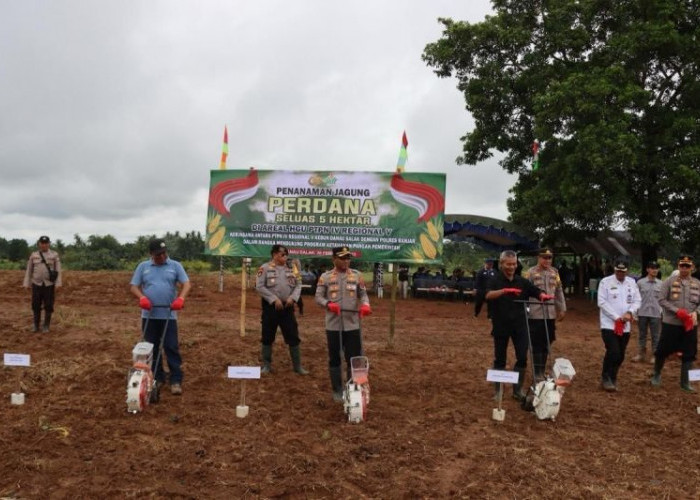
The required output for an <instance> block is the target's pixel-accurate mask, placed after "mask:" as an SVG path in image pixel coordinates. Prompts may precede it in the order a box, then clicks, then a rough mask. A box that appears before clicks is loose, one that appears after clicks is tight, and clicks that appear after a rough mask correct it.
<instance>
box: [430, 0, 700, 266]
mask: <svg viewBox="0 0 700 500" xmlns="http://www.w3.org/2000/svg"><path fill="white" fill-rule="evenodd" d="M492 4H493V8H494V15H492V16H488V17H486V19H485V20H484V21H483V22H480V23H475V24H470V23H466V22H456V21H453V20H450V19H440V22H441V23H442V24H443V25H444V32H443V36H442V37H441V38H440V40H438V41H437V42H435V43H431V44H429V45H427V47H426V49H425V52H424V54H423V59H424V60H425V61H426V62H427V63H428V65H429V66H431V67H433V68H435V72H436V73H437V75H439V76H441V77H449V76H455V77H456V78H457V80H458V88H459V89H460V91H462V92H463V93H464V96H465V99H466V107H467V109H468V110H469V111H470V112H471V114H472V115H473V117H474V120H475V124H476V125H475V128H474V130H472V131H470V132H468V133H467V134H466V135H465V136H464V137H463V138H462V140H463V142H464V147H463V155H462V156H460V157H459V158H458V159H457V162H458V163H461V164H464V163H466V164H475V163H477V162H479V161H483V160H485V159H487V158H489V157H490V156H492V154H493V153H494V152H495V151H500V152H503V153H505V156H504V158H503V160H502V161H501V162H500V163H501V166H502V167H503V168H505V169H506V170H507V171H508V172H511V173H518V174H519V176H518V181H517V182H516V184H515V186H514V187H513V189H512V191H511V192H512V194H513V197H512V198H510V199H509V200H508V206H509V209H510V212H511V218H512V220H513V221H514V222H517V223H518V224H520V225H523V226H526V227H527V228H529V229H532V230H535V231H537V232H538V233H539V234H541V235H542V236H543V238H544V239H545V240H546V241H550V242H552V241H554V240H555V239H556V238H557V237H562V236H572V235H576V234H593V233H595V232H598V231H600V230H603V229H605V228H610V227H620V226H623V227H627V228H628V229H629V230H630V231H631V233H632V237H633V238H634V240H635V241H636V242H637V243H638V244H640V245H641V247H642V254H643V259H644V260H648V259H652V258H656V255H657V251H658V249H659V248H660V247H661V246H662V245H664V244H665V243H666V242H668V241H671V240H672V239H675V240H677V243H678V244H680V245H682V246H684V247H685V248H686V249H688V250H696V249H697V248H698V247H699V243H700V237H699V236H698V231H697V221H698V215H700V163H699V160H700V43H699V39H698V35H699V33H700V31H699V30H700V5H699V4H700V2H699V1H697V0H558V1H546V0H494V1H493V2H492ZM535 139H538V140H539V141H540V142H541V144H542V147H541V149H540V162H539V164H540V166H539V168H538V169H536V170H533V169H532V166H531V164H532V144H533V142H534V141H535Z"/></svg>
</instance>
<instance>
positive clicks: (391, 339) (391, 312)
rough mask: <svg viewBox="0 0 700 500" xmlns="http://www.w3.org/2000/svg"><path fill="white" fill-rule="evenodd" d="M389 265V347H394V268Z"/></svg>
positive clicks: (391, 264) (392, 265)
mask: <svg viewBox="0 0 700 500" xmlns="http://www.w3.org/2000/svg"><path fill="white" fill-rule="evenodd" d="M397 267H398V266H395V265H394V264H393V263H391V262H390V263H389V268H390V269H389V270H390V271H391V305H390V306H389V347H394V330H395V329H396V276H397V275H396V268H397Z"/></svg>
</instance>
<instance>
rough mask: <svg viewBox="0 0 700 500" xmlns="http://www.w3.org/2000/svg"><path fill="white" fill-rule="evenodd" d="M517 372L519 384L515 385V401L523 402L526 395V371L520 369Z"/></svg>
mask: <svg viewBox="0 0 700 500" xmlns="http://www.w3.org/2000/svg"><path fill="white" fill-rule="evenodd" d="M516 371H517V372H518V383H517V384H513V399H516V400H518V401H521V402H522V401H523V400H524V399H525V393H524V392H523V382H525V369H524V368H520V369H519V370H516Z"/></svg>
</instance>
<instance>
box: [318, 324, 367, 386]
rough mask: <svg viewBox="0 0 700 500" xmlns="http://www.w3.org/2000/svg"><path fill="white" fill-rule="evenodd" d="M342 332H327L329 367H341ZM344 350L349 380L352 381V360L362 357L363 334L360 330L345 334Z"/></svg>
mask: <svg viewBox="0 0 700 500" xmlns="http://www.w3.org/2000/svg"><path fill="white" fill-rule="evenodd" d="M340 337H341V335H340V332H339V331H334V330H326V340H327V343H328V367H329V368H338V367H340V365H341V363H342V360H341V359H340V350H341V347H340ZM342 337H343V346H342V350H343V353H344V355H345V366H346V370H347V378H348V380H350V358H352V357H355V356H362V355H363V353H362V333H361V332H360V330H350V331H347V332H343V335H342Z"/></svg>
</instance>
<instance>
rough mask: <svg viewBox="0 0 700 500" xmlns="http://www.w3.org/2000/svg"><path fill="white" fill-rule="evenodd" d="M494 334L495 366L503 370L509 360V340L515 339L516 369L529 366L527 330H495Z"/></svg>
mask: <svg viewBox="0 0 700 500" xmlns="http://www.w3.org/2000/svg"><path fill="white" fill-rule="evenodd" d="M492 335H493V367H494V369H496V370H503V369H505V367H506V363H507V361H508V340H512V341H513V348H514V349H515V366H514V368H515V370H516V371H520V370H524V369H525V367H527V350H528V342H527V332H526V331H525V330H517V329H516V330H511V331H509V332H507V333H506V332H498V333H496V332H494V333H492Z"/></svg>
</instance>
